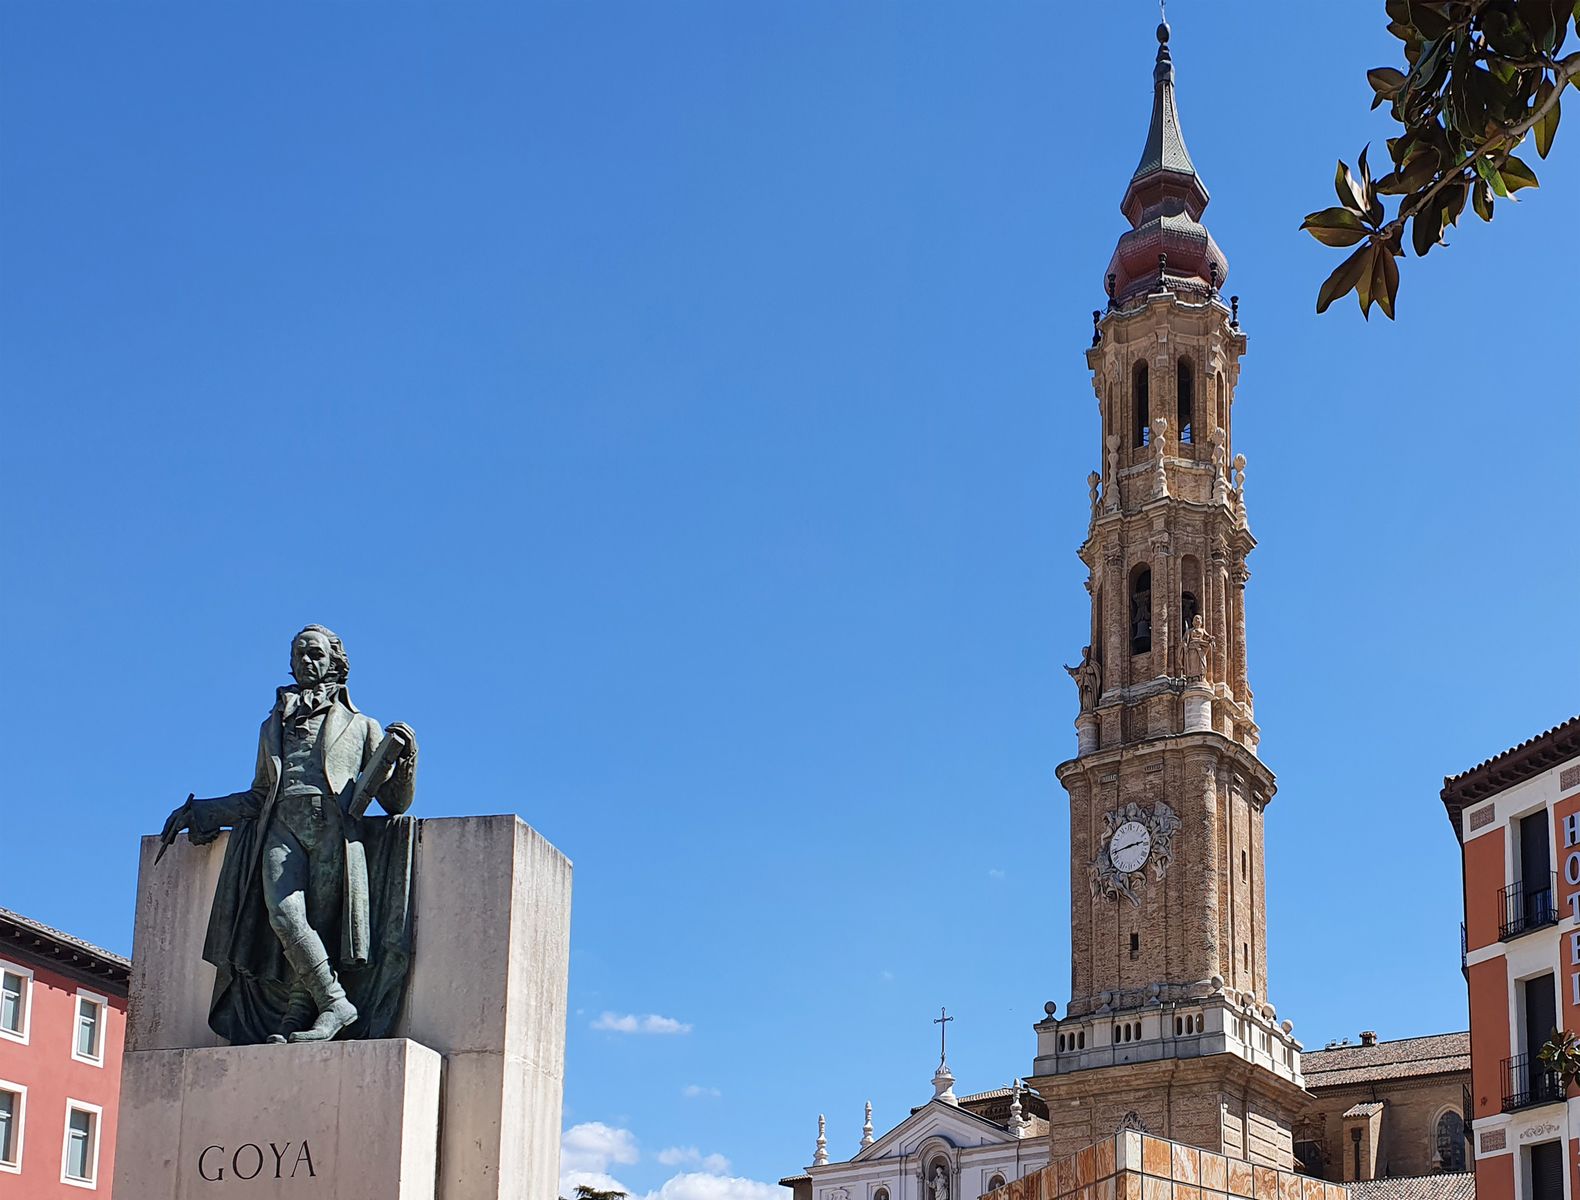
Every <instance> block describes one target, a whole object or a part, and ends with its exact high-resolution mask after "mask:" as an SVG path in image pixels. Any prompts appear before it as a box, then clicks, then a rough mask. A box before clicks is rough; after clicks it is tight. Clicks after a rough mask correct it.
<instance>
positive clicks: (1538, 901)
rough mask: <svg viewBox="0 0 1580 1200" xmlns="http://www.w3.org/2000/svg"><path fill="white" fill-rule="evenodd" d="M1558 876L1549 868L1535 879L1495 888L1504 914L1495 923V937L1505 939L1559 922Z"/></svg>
mask: <svg viewBox="0 0 1580 1200" xmlns="http://www.w3.org/2000/svg"><path fill="white" fill-rule="evenodd" d="M1556 883H1557V877H1556V876H1555V875H1554V874H1553V873H1552V872H1551V871H1549V872H1548V873H1547V874H1546V875H1545V876H1538V877H1537V878H1536V879H1531V880H1519V881H1516V882H1514V883H1511V884H1510V885H1509V886H1508V887H1506V888H1503V889H1502V890H1501V891H1499V892H1498V903H1499V907H1500V910H1501V912H1502V914H1503V917H1502V920H1501V921H1500V922H1499V924H1498V940H1499V941H1504V942H1506V941H1508V940H1509V939H1510V938H1515V937H1519V936H1520V934H1522V933H1529V932H1530V931H1531V930H1533V929H1540V928H1541V927H1542V926H1544V925H1554V924H1557V922H1558V904H1557V900H1556V896H1557V888H1556V886H1555V885H1556Z"/></svg>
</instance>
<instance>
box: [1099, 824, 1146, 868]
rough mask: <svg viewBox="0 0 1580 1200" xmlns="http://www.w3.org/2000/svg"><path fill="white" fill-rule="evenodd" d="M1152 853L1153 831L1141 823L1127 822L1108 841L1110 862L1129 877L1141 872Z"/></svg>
mask: <svg viewBox="0 0 1580 1200" xmlns="http://www.w3.org/2000/svg"><path fill="white" fill-rule="evenodd" d="M1151 853H1152V831H1151V830H1150V829H1148V828H1147V827H1146V826H1145V825H1143V824H1142V823H1141V822H1140V821H1126V822H1125V823H1124V824H1123V825H1121V826H1120V827H1119V828H1118V829H1116V830H1114V836H1113V837H1111V838H1110V839H1109V840H1108V861H1109V862H1111V863H1113V864H1114V870H1116V871H1123V872H1124V873H1125V874H1127V875H1128V874H1130V873H1131V872H1132V871H1139V870H1141V868H1142V866H1143V865H1144V864H1145V863H1146V861H1147V855H1149V854H1151Z"/></svg>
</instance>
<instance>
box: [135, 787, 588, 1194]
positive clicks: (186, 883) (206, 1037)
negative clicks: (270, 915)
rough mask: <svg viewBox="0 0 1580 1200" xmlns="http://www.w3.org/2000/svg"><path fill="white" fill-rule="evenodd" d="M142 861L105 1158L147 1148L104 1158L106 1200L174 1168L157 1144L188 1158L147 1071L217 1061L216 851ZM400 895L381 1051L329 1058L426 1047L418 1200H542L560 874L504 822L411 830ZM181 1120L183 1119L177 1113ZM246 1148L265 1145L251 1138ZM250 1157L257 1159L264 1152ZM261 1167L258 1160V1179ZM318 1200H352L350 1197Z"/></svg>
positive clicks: (563, 875)
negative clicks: (429, 1124)
mask: <svg viewBox="0 0 1580 1200" xmlns="http://www.w3.org/2000/svg"><path fill="white" fill-rule="evenodd" d="M157 848H158V842H157V839H155V838H152V837H149V838H144V839H143V846H142V865H141V870H140V871H139V874H138V883H137V926H136V932H135V934H134V937H133V952H132V983H131V1006H130V1011H129V1013H128V1016H127V1029H126V1056H125V1062H126V1067H125V1071H124V1073H123V1077H122V1084H121V1107H120V1113H121V1116H120V1120H121V1126H120V1129H121V1132H120V1135H119V1138H118V1145H119V1146H122V1147H127V1148H130V1147H132V1146H134V1145H137V1144H139V1143H144V1142H146V1143H148V1152H147V1153H146V1154H134V1153H128V1155H127V1157H126V1158H125V1159H124V1160H122V1159H121V1158H120V1156H119V1154H118V1156H117V1170H116V1193H115V1194H116V1196H117V1197H131V1198H133V1200H140V1197H141V1196H142V1195H144V1193H143V1192H140V1191H138V1190H137V1188H139V1187H142V1186H144V1185H143V1183H142V1181H141V1180H140V1179H139V1178H138V1177H137V1176H136V1175H135V1174H134V1172H137V1171H139V1170H141V1169H143V1167H142V1166H140V1165H139V1164H143V1165H146V1164H147V1163H148V1162H150V1161H156V1159H157V1155H159V1154H165V1155H172V1156H173V1154H174V1153H175V1150H174V1149H173V1148H172V1147H171V1145H170V1141H169V1139H170V1137H171V1136H173V1135H172V1134H171V1132H170V1131H171V1129H172V1128H175V1129H177V1130H178V1131H180V1132H179V1137H180V1143H181V1145H183V1146H184V1145H186V1144H187V1134H186V1132H185V1130H184V1125H183V1124H182V1123H184V1122H185V1121H187V1120H188V1117H187V1116H185V1115H181V1116H180V1117H179V1119H178V1123H177V1124H176V1125H175V1126H172V1125H171V1123H170V1122H171V1120H172V1117H171V1115H170V1112H169V1106H170V1103H172V1101H171V1100H170V1098H169V1096H168V1095H166V1098H165V1099H164V1100H160V1099H159V1098H158V1095H159V1094H158V1093H153V1094H151V1093H149V1092H148V1087H149V1086H150V1085H149V1082H148V1081H152V1080H160V1079H164V1080H165V1081H166V1082H167V1083H168V1081H169V1076H168V1074H164V1075H161V1074H160V1073H159V1072H160V1071H161V1070H163V1071H165V1072H168V1071H169V1070H170V1069H171V1068H169V1067H168V1066H165V1067H161V1066H159V1065H158V1063H159V1062H162V1061H165V1060H163V1059H158V1060H156V1058H154V1057H150V1056H156V1055H160V1054H163V1053H164V1052H170V1051H188V1052H190V1051H195V1050H202V1049H207V1048H212V1047H218V1046H219V1045H220V1039H219V1038H218V1037H217V1036H215V1034H214V1033H213V1031H211V1030H210V1029H209V1027H208V1006H209V998H210V994H211V991H212V989H213V983H214V971H213V968H212V967H210V966H209V965H208V964H207V963H205V962H204V961H203V937H204V933H205V930H206V929H207V924H208V913H209V906H210V903H211V901H212V898H213V895H214V884H215V881H216V879H217V877H218V873H219V865H220V861H221V859H222V858H223V856H224V848H225V839H224V837H221V838H220V840H219V841H217V842H215V843H212V844H211V845H208V846H193V845H190V844H189V843H188V842H187V841H186V840H185V838H183V839H181V840H180V841H178V842H177V843H176V845H175V846H173V847H172V848H171V850H170V852H169V853H168V854H167V855H166V856H165V859H164V861H163V862H161V863H160V864H159V866H158V867H157V868H156V867H154V866H153V859H154V854H155V852H156V851H157ZM413 886H414V889H415V894H414V898H413V899H414V903H413V907H414V912H415V933H414V943H415V944H414V952H413V959H412V967H411V975H410V980H409V984H408V987H407V991H406V1001H405V1005H404V1007H403V1009H402V1011H401V1015H400V1018H399V1020H398V1021H397V1023H396V1026H395V1029H394V1031H393V1032H394V1034H395V1037H394V1038H392V1039H390V1040H388V1041H384V1042H362V1043H357V1042H337V1043H333V1044H332V1046H333V1048H334V1049H336V1050H340V1049H349V1048H351V1047H358V1046H362V1047H373V1046H394V1045H409V1044H410V1043H408V1042H406V1041H404V1040H403V1039H410V1041H411V1042H415V1043H419V1045H418V1046H417V1047H416V1048H415V1049H418V1050H420V1049H422V1048H424V1047H425V1048H427V1050H430V1051H432V1052H434V1053H435V1054H436V1055H437V1056H438V1057H439V1059H440V1061H441V1066H440V1069H441V1073H442V1077H443V1086H442V1089H441V1094H442V1103H440V1104H439V1106H438V1110H437V1120H436V1121H435V1122H434V1128H433V1136H434V1137H435V1138H436V1139H437V1145H438V1168H437V1170H438V1174H437V1185H436V1188H435V1189H434V1190H432V1191H431V1192H430V1193H428V1195H432V1196H434V1197H436V1198H437V1200H527V1198H530V1200H542V1198H543V1197H545V1196H553V1195H555V1194H556V1192H555V1188H556V1186H557V1184H558V1179H559V1136H560V1111H561V1096H562V1087H563V1081H564V1073H565V1020H566V988H567V980H568V970H569V954H570V889H571V865H570V862H569V860H567V859H566V858H565V856H564V855H562V854H560V852H559V851H558V850H556V849H555V848H554V847H553V846H551V845H550V844H549V843H548V842H547V841H545V840H544V839H543V838H542V837H541V836H540V835H538V834H537V833H536V832H534V831H533V830H532V829H531V828H529V827H528V826H527V825H526V824H525V823H524V822H522V821H521V820H520V819H519V818H517V817H514V816H497V817H459V818H442V819H437V820H425V821H422V822H420V823H419V825H418V840H417V848H416V861H415V865H414V883H413ZM298 1049H302V1048H299V1047H282V1046H258V1047H238V1048H234V1049H230V1048H227V1049H225V1051H224V1053H226V1054H245V1055H248V1056H252V1055H257V1056H262V1058H261V1059H253V1058H250V1057H249V1058H246V1059H245V1060H242V1059H238V1060H236V1061H237V1062H246V1063H253V1062H266V1061H267V1059H268V1056H269V1055H270V1054H271V1053H272V1054H273V1055H274V1056H275V1057H276V1060H277V1061H279V1062H282V1063H283V1062H285V1061H286V1059H285V1058H284V1057H283V1056H284V1055H286V1054H290V1053H293V1052H295V1051H297V1050H298ZM192 1061H193V1062H195V1061H197V1060H195V1059H194V1060H192ZM196 1069H197V1068H196V1067H191V1066H190V1065H183V1067H182V1070H183V1071H186V1070H196ZM269 1078H271V1079H272V1080H273V1086H278V1087H284V1088H285V1090H284V1091H283V1092H282V1093H280V1102H281V1103H282V1104H283V1105H286V1106H289V1104H290V1102H291V1097H292V1096H293V1095H294V1093H295V1090H296V1089H297V1088H298V1087H300V1086H304V1085H305V1084H306V1082H307V1080H306V1079H305V1077H303V1078H298V1077H297V1075H296V1074H295V1073H294V1072H287V1073H286V1074H284V1075H280V1074H273V1075H270V1076H269ZM178 1092H179V1089H178ZM249 1095H251V1093H249ZM178 1098H179V1097H178ZM389 1102H390V1101H389V1097H387V1096H386V1097H385V1100H384V1103H386V1105H387V1103H389ZM216 1103H218V1104H221V1105H222V1107H224V1109H225V1111H224V1116H225V1118H226V1119H227V1120H229V1121H230V1122H231V1123H232V1124H231V1126H230V1127H231V1128H236V1129H240V1130H246V1129H248V1128H249V1127H250V1126H252V1125H255V1124H256V1122H255V1120H254V1117H253V1116H250V1115H249V1112H250V1111H252V1110H249V1109H248V1108H246V1107H245V1105H251V1104H254V1103H255V1102H254V1100H251V1099H249V1100H247V1101H245V1103H242V1102H237V1103H234V1104H232V1103H229V1102H224V1101H216ZM191 1111H192V1107H191V1105H190V1103H188V1104H187V1105H186V1106H184V1107H183V1109H182V1110H181V1112H182V1113H183V1114H186V1113H190V1112H191ZM381 1111H382V1110H381ZM258 1134H259V1136H263V1137H265V1141H266V1140H267V1136H266V1131H264V1130H263V1129H261V1127H260V1128H259V1129H258ZM228 1136H230V1137H231V1139H232V1141H234V1140H235V1135H228ZM282 1136H287V1137H288V1136H289V1134H288V1133H286V1134H283V1135H282ZM404 1136H414V1135H413V1134H411V1133H410V1132H408V1133H407V1134H406V1135H404ZM252 1140H253V1141H257V1138H256V1137H255V1138H252ZM276 1140H278V1139H276ZM226 1144H227V1145H229V1144H230V1142H227V1143H226ZM260 1144H262V1143H260ZM263 1149H264V1150H265V1152H266V1153H268V1146H267V1145H266V1144H263ZM249 1153H250V1152H249ZM211 1159H212V1156H211ZM123 1161H124V1162H125V1164H126V1165H125V1167H124V1169H123V1167H122V1162H123ZM272 1161H273V1160H272V1155H271V1158H270V1169H271V1170H272ZM245 1165H250V1164H244V1166H245ZM299 1178H300V1177H299ZM348 1178H349V1176H348ZM260 1180H261V1176H260ZM258 1182H259V1181H258V1180H255V1181H253V1183H254V1184H257V1183H258ZM215 1186H217V1185H215ZM123 1187H125V1188H126V1190H125V1191H124V1192H123V1191H122V1190H121V1189H122V1188H123ZM147 1194H148V1195H150V1196H152V1195H154V1194H155V1193H153V1192H149V1193H147ZM159 1194H160V1195H171V1194H174V1193H169V1192H166V1193H159ZM214 1194H216V1195H218V1193H214ZM249 1194H257V1195H260V1196H262V1195H265V1194H268V1193H264V1192H261V1191H260V1192H256V1193H249ZM281 1194H282V1195H284V1194H285V1193H281ZM290 1194H291V1195H308V1194H316V1193H306V1192H295V1191H293V1192H291V1193H290ZM322 1194H323V1195H325V1196H331V1195H332V1196H335V1197H342V1196H344V1197H347V1198H355V1200H361V1197H362V1196H363V1194H364V1193H362V1192H357V1191H344V1192H339V1191H337V1192H325V1193H322ZM368 1194H369V1195H370V1196H371V1195H373V1194H375V1193H368ZM377 1194H379V1195H386V1196H391V1197H395V1196H400V1197H404V1196H406V1195H408V1193H406V1192H395V1191H389V1192H384V1193H377ZM409 1194H411V1195H416V1193H409Z"/></svg>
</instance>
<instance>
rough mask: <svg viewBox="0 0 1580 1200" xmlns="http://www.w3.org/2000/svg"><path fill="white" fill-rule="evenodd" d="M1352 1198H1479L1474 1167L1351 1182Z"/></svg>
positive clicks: (1405, 1199) (1359, 1199)
mask: <svg viewBox="0 0 1580 1200" xmlns="http://www.w3.org/2000/svg"><path fill="white" fill-rule="evenodd" d="M1349 1189H1350V1197H1351V1200H1476V1176H1475V1173H1474V1172H1472V1171H1451V1172H1447V1173H1445V1174H1442V1175H1406V1176H1403V1177H1401V1178H1398V1179H1367V1180H1363V1181H1361V1182H1359V1183H1352V1184H1350V1185H1349Z"/></svg>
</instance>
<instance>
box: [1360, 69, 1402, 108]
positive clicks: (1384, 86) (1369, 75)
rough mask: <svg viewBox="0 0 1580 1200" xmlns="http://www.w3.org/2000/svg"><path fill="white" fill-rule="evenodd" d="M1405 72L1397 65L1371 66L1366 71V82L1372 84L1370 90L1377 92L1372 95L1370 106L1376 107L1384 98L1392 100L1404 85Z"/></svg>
mask: <svg viewBox="0 0 1580 1200" xmlns="http://www.w3.org/2000/svg"><path fill="white" fill-rule="evenodd" d="M1404 80H1405V74H1404V72H1403V71H1401V70H1399V68H1398V67H1373V68H1372V69H1371V70H1370V71H1367V72H1366V82H1367V83H1369V84H1371V85H1372V91H1374V92H1376V93H1377V94H1376V95H1375V96H1373V97H1372V107H1373V108H1376V107H1377V106H1378V105H1379V104H1381V103H1382V102H1383V101H1384V100H1392V99H1393V98H1394V97H1395V96H1397V95H1398V94H1399V92H1400V90H1401V89H1403V87H1404Z"/></svg>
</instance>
